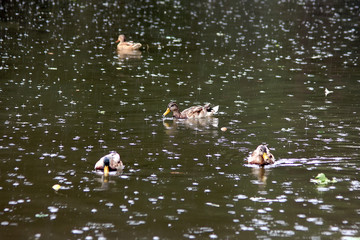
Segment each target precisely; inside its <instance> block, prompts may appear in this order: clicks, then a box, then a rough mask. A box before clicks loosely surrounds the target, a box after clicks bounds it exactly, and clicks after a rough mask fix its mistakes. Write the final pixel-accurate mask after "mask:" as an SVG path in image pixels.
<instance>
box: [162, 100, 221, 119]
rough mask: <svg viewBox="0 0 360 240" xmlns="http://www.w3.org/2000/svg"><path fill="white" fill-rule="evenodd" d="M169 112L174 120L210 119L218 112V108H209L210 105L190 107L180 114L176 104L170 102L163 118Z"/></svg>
mask: <svg viewBox="0 0 360 240" xmlns="http://www.w3.org/2000/svg"><path fill="white" fill-rule="evenodd" d="M170 111H172V112H173V116H174V117H175V118H180V119H188V118H204V117H210V116H212V115H213V114H214V113H216V112H217V111H219V106H215V107H210V103H209V104H206V105H204V106H192V107H189V108H187V109H185V110H184V111H182V112H180V110H179V107H178V105H177V104H176V102H170V103H169V105H168V107H167V109H166V111H165V112H164V114H163V117H165V116H166V115H167V114H168V113H169V112H170Z"/></svg>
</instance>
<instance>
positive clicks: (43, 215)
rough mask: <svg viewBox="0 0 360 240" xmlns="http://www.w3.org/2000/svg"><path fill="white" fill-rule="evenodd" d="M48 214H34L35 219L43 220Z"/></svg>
mask: <svg viewBox="0 0 360 240" xmlns="http://www.w3.org/2000/svg"><path fill="white" fill-rule="evenodd" d="M48 216H49V214H46V213H37V214H35V217H37V218H45V217H48Z"/></svg>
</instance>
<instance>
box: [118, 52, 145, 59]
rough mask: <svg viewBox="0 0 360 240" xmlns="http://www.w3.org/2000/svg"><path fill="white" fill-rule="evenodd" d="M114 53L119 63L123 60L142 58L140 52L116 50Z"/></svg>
mask: <svg viewBox="0 0 360 240" xmlns="http://www.w3.org/2000/svg"><path fill="white" fill-rule="evenodd" d="M116 53H117V55H118V58H119V61H123V60H124V59H140V58H141V57H142V52H141V51H139V50H117V51H116Z"/></svg>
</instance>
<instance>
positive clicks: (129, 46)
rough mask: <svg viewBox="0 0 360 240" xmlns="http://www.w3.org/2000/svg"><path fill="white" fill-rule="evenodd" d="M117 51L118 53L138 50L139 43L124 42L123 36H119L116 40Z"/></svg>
mask: <svg viewBox="0 0 360 240" xmlns="http://www.w3.org/2000/svg"><path fill="white" fill-rule="evenodd" d="M115 43H117V44H118V45H117V50H118V51H131V50H139V49H140V48H141V46H142V45H141V43H134V42H126V41H125V35H123V34H121V35H119V37H118V40H116V42H115Z"/></svg>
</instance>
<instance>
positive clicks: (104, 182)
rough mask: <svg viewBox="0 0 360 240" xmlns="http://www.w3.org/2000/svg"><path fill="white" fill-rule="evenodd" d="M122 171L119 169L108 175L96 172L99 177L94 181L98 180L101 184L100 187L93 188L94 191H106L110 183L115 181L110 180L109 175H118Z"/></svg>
mask: <svg viewBox="0 0 360 240" xmlns="http://www.w3.org/2000/svg"><path fill="white" fill-rule="evenodd" d="M121 173H122V170H121V171H116V172H110V173H109V174H108V175H104V174H100V173H98V172H97V174H98V175H99V176H100V175H101V177H99V178H97V179H96V181H97V182H99V183H100V184H101V186H100V187H98V188H95V189H94V190H95V191H106V190H109V188H110V185H111V184H115V183H116V182H115V181H114V180H111V179H110V177H111V176H120V175H121Z"/></svg>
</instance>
